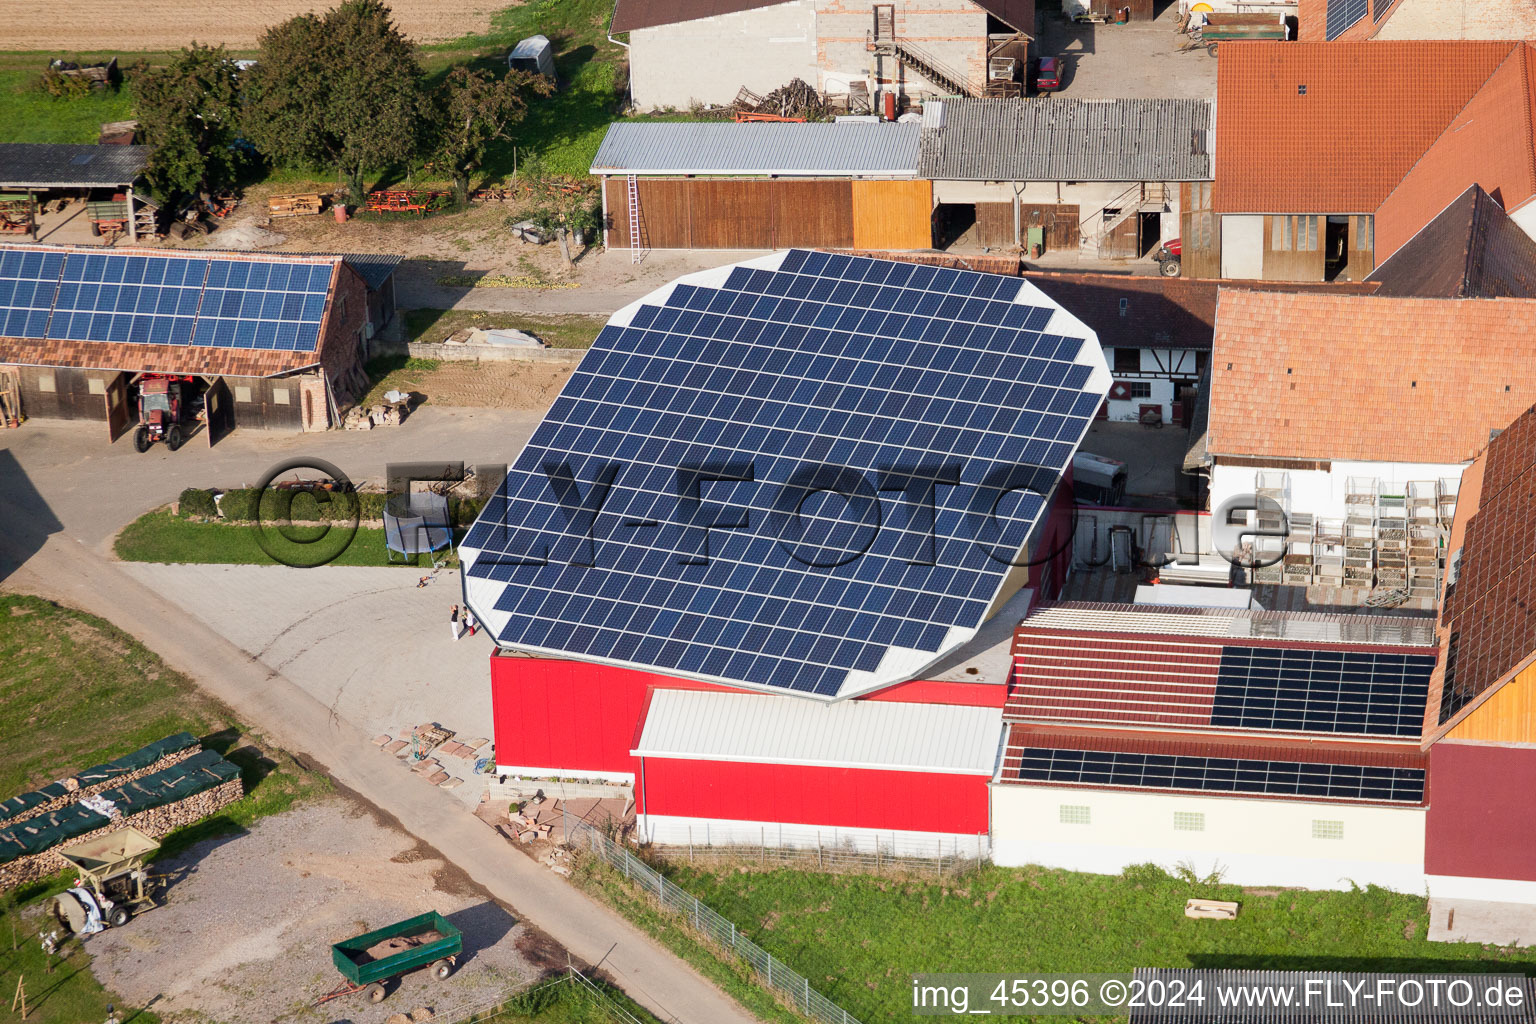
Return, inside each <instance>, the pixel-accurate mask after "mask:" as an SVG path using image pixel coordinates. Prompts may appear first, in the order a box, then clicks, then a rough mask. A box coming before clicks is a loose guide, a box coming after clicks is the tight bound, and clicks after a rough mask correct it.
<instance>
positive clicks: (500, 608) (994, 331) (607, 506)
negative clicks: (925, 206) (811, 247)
mask: <svg viewBox="0 0 1536 1024" xmlns="http://www.w3.org/2000/svg"><path fill="white" fill-rule="evenodd" d="M777 258H778V259H781V260H782V264H781V265H780V266H779V267H778V268H777V269H768V268H767V266H764V265H759V266H758V267H755V268H753V267H745V266H738V267H735V268H731V269H729V271H728V273H727V272H721V273H725V274H726V280H725V282H724V284H723V286H721V287H710V286H705V285H702V284H699V283H698V278H697V277H696V278H695V279H694V281H693V282H692V283H679V284H677V285H676V286H674V287H673V288H672V289H671V291H670V294H668V295H666V297H665V298H664V299H660V300H657V301H648V302H646V303H645V304H643V305H641V306H639V307H638V308H637V309H636V310H635V311H634V313H633V316H632V317H631V318H630V319H629V320H628V322H627V323H621V322H619V320H618V319H617V318H616V320H615V322H613V323H610V324H609V325H608V326H607V327H606V328H604V330H603V331H602V333H601V334H600V335H599V337H598V339H597V341H596V342H595V343H594V345H593V346H592V349H591V351H590V352H589V353H588V354H587V355H586V357H585V358H584V359H583V361H582V363H581V366H580V368H579V369H578V370H577V371H576V373H574V374H573V375H572V376H571V379H570V381H569V383H568V384H567V386H566V388H565V389H564V391H563V392H562V394H561V396H560V397H559V398H558V399H557V400H556V402H555V404H554V406H553V407H552V409H551V410H550V412H549V414H548V416H546V418H545V420H544V422H543V423H542V424H541V425H540V427H539V428H538V430H537V431H536V432H535V433H534V436H533V438H532V440H531V441H530V442H529V444H528V446H527V447H526V448H525V449H524V451H523V453H522V455H521V456H520V457H519V459H518V461H517V463H516V465H515V466H514V467H513V468H512V470H511V472H510V473H509V474H508V476H507V478H506V480H505V482H504V483H503V485H502V487H501V489H500V490H499V492H498V493H497V495H496V496H495V497H494V498H493V499H492V500H491V501H490V502H488V504H487V506H486V509H485V510H484V512H483V514H482V516H481V519H480V520H479V522H477V523H476V525H475V526H474V527H473V528H472V530H471V531H470V534H469V536H468V537H467V538H466V540H465V542H464V546H465V548H467V549H469V550H468V551H466V560H467V561H469V562H470V566H469V569H468V575H469V577H470V580H471V587H472V588H475V589H479V594H478V595H477V602H478V603H479V604H480V605H481V607H482V609H483V610H485V611H489V610H490V609H491V608H493V607H494V609H495V610H496V611H497V612H498V613H502V614H504V615H505V616H506V617H507V619H506V624H505V626H500V625H498V626H497V627H496V628H497V629H498V639H499V641H500V642H501V643H503V644H506V645H509V646H515V647H525V648H534V649H539V650H545V651H553V652H560V653H565V654H573V655H580V656H587V657H593V658H599V659H604V660H612V661H620V662H625V663H630V664H640V665H644V666H647V667H652V668H657V669H661V670H671V671H677V672H682V673H687V674H693V675H702V676H707V677H714V678H720V679H725V680H730V681H737V682H751V683H757V684H762V685H767V686H774V687H779V688H783V689H787V690H793V691H799V692H805V693H815V694H820V695H823V696H831V695H835V694H837V693H838V692H839V691H840V690H841V689H843V688H844V685H845V681H846V680H847V677H848V675H849V673H850V672H876V671H877V670H881V667H882V663H883V662H884V661H885V660H886V657H887V653H888V652H889V651H890V649H891V648H892V647H900V648H905V649H908V650H909V651H911V652H918V653H915V654H909V655H906V656H904V657H903V658H902V660H901V666H892V667H887V668H885V669H884V670H883V671H884V672H885V673H887V674H889V673H898V674H899V673H900V672H901V671H902V670H903V668H904V669H905V670H907V671H916V670H917V669H919V668H920V667H921V666H922V664H923V663H925V662H926V661H929V660H932V657H936V656H937V655H938V653H939V652H940V651H941V649H943V648H946V647H947V646H953V644H954V643H956V642H958V641H959V640H960V639H963V635H960V634H952V633H951V630H953V629H959V630H970V629H975V628H976V627H977V626H979V625H980V623H981V621H982V619H983V618H984V616H985V615H986V613H987V610H988V609H989V607H990V606H991V604H992V601H993V599H994V598H995V597H996V596H997V593H998V591H999V588H1000V587H1001V585H1002V583H1003V579H1004V577H1005V576H1007V575H1008V574H1009V573H1010V572H1011V571H1013V569H1012V567H1011V566H1010V565H1009V564H1007V562H1008V560H1010V559H1013V558H1015V557H1016V555H1017V553H1018V551H1019V550H1020V548H1021V547H1022V546H1023V544H1024V542H1025V540H1026V538H1028V537H1029V536H1030V532H1031V530H1032V529H1033V527H1034V525H1035V524H1036V523H1037V521H1038V520H1039V519H1040V516H1041V512H1042V506H1043V504H1044V498H1043V497H1042V496H1043V495H1048V494H1050V493H1051V492H1052V491H1053V490H1054V488H1055V486H1056V484H1057V482H1058V481H1059V478H1060V475H1061V473H1062V471H1063V470H1064V468H1065V467H1066V466H1067V464H1068V463H1069V462H1070V460H1071V458H1072V454H1073V451H1074V450H1075V447H1076V445H1077V443H1078V441H1079V440H1080V438H1081V437H1082V434H1083V432H1084V431H1085V430H1086V429H1087V426H1088V423H1089V420H1090V419H1091V418H1092V416H1093V414H1094V412H1095V411H1096V410H1097V409H1098V407H1099V404H1100V401H1101V400H1102V397H1103V393H1104V386H1105V385H1106V384H1107V375H1106V374H1105V373H1103V372H1102V371H1101V372H1099V373H1097V374H1094V370H1095V368H1098V367H1102V362H1101V358H1102V357H1101V356H1100V355H1099V351H1100V350H1099V348H1098V346H1097V343H1096V342H1094V341H1092V340H1091V337H1090V339H1089V340H1087V341H1086V342H1085V339H1084V338H1082V337H1068V338H1063V337H1061V336H1059V335H1054V334H1044V333H1042V331H1043V330H1044V329H1045V328H1046V326H1047V325H1048V324H1049V323H1050V322H1051V314H1052V312H1053V309H1054V307H1053V306H1051V305H1050V303H1049V300H1047V299H1045V298H1044V297H1043V296H1039V294H1038V293H1037V292H1034V291H1033V290H1032V289H1031V290H1030V293H1029V294H1030V296H1032V302H1031V303H1026V304H1016V303H1015V302H1014V300H1015V298H1017V297H1019V295H1020V292H1021V290H1022V288H1023V283H1022V282H1021V281H1019V280H1018V279H1014V278H1003V277H995V276H991V275H984V274H976V273H971V272H967V271H954V270H942V269H938V268H931V267H915V266H913V265H911V264H902V263H894V262H890V261H880V260H871V259H867V258H862V257H848V256H832V255H829V254H826V253H808V252H803V251H799V250H792V251H790V252H789V253H786V254H783V255H782V256H781V257H777ZM856 282H870V283H874V282H880V290H881V291H883V292H884V293H885V295H884V304H883V305H881V306H878V307H864V306H860V305H857V304H856V303H855V297H854V296H853V295H852V294H850V292H849V290H848V289H845V288H843V287H842V286H843V285H845V284H849V283H856ZM857 291H858V289H853V292H857ZM845 295H846V296H848V297H849V301H848V302H846V303H840V302H838V301H837V299H838V298H839V297H842V296H845ZM813 296H822V297H823V300H822V301H818V300H817V299H815V298H813ZM956 296H960V297H964V298H965V302H964V303H963V304H962V305H963V307H964V308H963V309H959V310H953V312H954V313H955V315H954V316H952V317H948V318H946V317H943V316H942V315H941V312H940V311H941V310H942V309H943V308H944V304H945V302H946V301H947V300H948V299H950V298H953V297H956ZM770 297H777V298H770ZM930 300H932V301H930ZM896 308H906V309H910V310H914V311H915V310H917V309H919V308H923V309H931V310H932V311H933V312H932V313H930V314H927V315H924V314H918V313H916V312H914V313H912V314H910V315H902V314H892V313H891V312H890V310H892V309H896ZM1079 359H1082V360H1083V361H1082V362H1078V360H1079ZM1090 377H1091V378H1092V381H1090ZM1025 409H1032V410H1034V412H1033V413H1032V414H1029V415H1025V414H1023V413H1022V412H1021V410H1025ZM829 487H835V488H836V489H837V491H838V494H836V495H834V494H830V493H828V492H827V491H826V490H825V489H826V488H829ZM1025 488H1028V490H1026V489H1025ZM1000 495H1006V496H1003V497H1001V500H999V498H1000ZM994 510H995V514H994ZM797 512H798V514H797ZM725 523H736V524H739V525H737V526H722V525H721V524H725ZM475 581H484V582H485V584H486V586H485V587H484V588H476V584H475ZM500 617H501V616H500V615H497V616H486V615H483V616H482V618H491V619H493V620H495V619H499V618H500ZM882 679H883V676H882ZM857 682H863V680H859V681H857Z"/></svg>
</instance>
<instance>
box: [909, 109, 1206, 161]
mask: <svg viewBox="0 0 1536 1024" xmlns="http://www.w3.org/2000/svg"><path fill="white" fill-rule="evenodd" d="M1214 127H1215V118H1214V117H1213V116H1212V114H1211V104H1210V102H1209V101H1207V100H1070V99H1063V98H1060V97H1056V98H1052V99H1049V100H1038V99H958V100H944V101H942V102H934V103H929V104H927V106H926V107H924V109H923V123H922V132H923V134H922V155H921V158H920V159H919V161H918V176H919V177H923V178H935V179H941V180H942V179H951V180H966V181H1206V180H1209V179H1210V177H1211V131H1212V130H1213V129H1214Z"/></svg>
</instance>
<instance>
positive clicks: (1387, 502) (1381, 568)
mask: <svg viewBox="0 0 1536 1024" xmlns="http://www.w3.org/2000/svg"><path fill="white" fill-rule="evenodd" d="M1410 486H1412V485H1410ZM1407 581H1408V507H1407V498H1406V496H1405V495H1402V494H1382V495H1380V496H1378V498H1377V500H1376V585H1377V586H1378V587H1380V588H1382V589H1384V590H1402V589H1403V588H1404V587H1406V586H1407Z"/></svg>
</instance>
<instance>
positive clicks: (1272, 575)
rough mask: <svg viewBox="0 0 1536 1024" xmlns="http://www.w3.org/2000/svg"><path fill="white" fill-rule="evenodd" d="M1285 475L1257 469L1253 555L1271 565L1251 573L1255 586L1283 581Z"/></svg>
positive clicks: (1286, 480)
mask: <svg viewBox="0 0 1536 1024" xmlns="http://www.w3.org/2000/svg"><path fill="white" fill-rule="evenodd" d="M1289 483H1290V480H1289V478H1288V474H1286V473H1283V472H1276V471H1272V470H1260V471H1259V473H1258V480H1257V484H1258V486H1257V487H1256V488H1255V491H1256V494H1257V497H1258V499H1259V500H1258V505H1259V509H1258V511H1257V513H1255V519H1254V526H1255V527H1257V529H1258V533H1259V535H1258V536H1256V537H1254V538H1253V545H1254V552H1255V553H1256V554H1257V555H1258V556H1259V560H1260V561H1264V562H1271V563H1272V564H1269V565H1259V566H1256V567H1255V568H1254V570H1253V582H1255V583H1282V582H1284V580H1285V568H1284V559H1285V551H1286V539H1287V538H1286V513H1287V512H1289V511H1290V502H1289V500H1288V495H1289V490H1290V488H1289Z"/></svg>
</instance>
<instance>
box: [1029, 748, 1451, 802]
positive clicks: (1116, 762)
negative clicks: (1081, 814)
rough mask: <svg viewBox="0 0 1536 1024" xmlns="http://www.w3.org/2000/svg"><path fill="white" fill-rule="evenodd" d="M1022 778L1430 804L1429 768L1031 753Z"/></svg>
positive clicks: (1041, 750) (1179, 756)
mask: <svg viewBox="0 0 1536 1024" xmlns="http://www.w3.org/2000/svg"><path fill="white" fill-rule="evenodd" d="M1019 756H1020V757H1021V758H1022V761H1021V763H1020V765H1019V769H1018V778H1019V779H1020V780H1021V781H1026V782H1052V783H1069V784H1074V785H1091V786H1131V787H1136V788H1149V789H1186V790H1197V791H1199V792H1205V793H1262V794H1266V795H1271V796H1310V797H1323V798H1330V799H1336V800H1391V801H1402V802H1407V803H1418V802H1420V801H1422V800H1423V799H1424V769H1422V768H1396V767H1390V766H1384V765H1354V764H1319V763H1312V762H1303V761H1270V760H1250V759H1247V758H1234V757H1193V756H1187V755H1182V754H1146V753H1135V752H1126V751H1106V750H1060V749H1055V748H1051V747H1026V748H1024V749H1023V750H1022V751H1020V752H1019Z"/></svg>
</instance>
